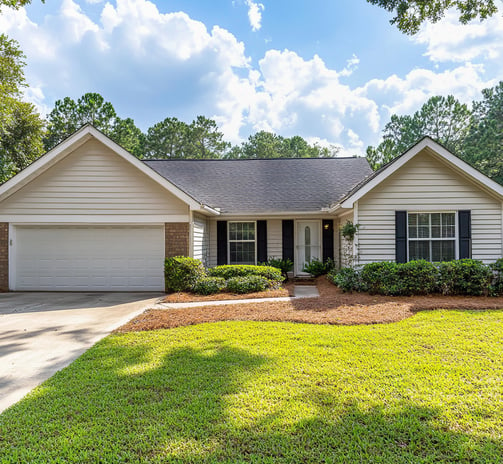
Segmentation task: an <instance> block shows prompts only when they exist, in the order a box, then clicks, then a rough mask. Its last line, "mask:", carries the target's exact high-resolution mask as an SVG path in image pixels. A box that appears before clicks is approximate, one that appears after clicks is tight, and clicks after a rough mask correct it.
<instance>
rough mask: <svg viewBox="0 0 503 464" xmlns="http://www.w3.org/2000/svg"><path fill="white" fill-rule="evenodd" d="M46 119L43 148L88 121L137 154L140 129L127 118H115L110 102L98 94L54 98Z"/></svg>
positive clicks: (52, 144)
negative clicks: (60, 98) (52, 107)
mask: <svg viewBox="0 0 503 464" xmlns="http://www.w3.org/2000/svg"><path fill="white" fill-rule="evenodd" d="M47 121H48V126H47V135H46V137H45V138H44V146H45V149H46V150H50V149H51V148H53V147H55V146H56V145H57V144H58V143H60V142H61V141H63V140H64V139H65V138H67V137H68V136H69V135H71V134H73V133H74V132H75V131H76V130H78V129H79V128H80V127H82V126H83V125H85V124H92V125H93V126H94V127H96V129H98V130H100V131H101V132H103V133H104V134H105V135H107V136H109V137H110V138H111V139H112V140H113V141H114V142H116V143H118V144H119V145H121V146H122V147H124V148H125V149H126V150H128V151H130V152H131V153H133V154H135V155H136V156H139V155H140V154H141V143H142V133H141V131H140V129H138V128H137V127H136V126H135V124H134V121H133V120H132V119H131V118H126V119H121V118H119V117H118V116H117V114H116V112H115V109H114V107H113V105H112V104H111V103H110V102H107V101H105V99H104V98H103V97H102V96H101V95H100V94H99V93H86V94H84V95H82V97H80V98H79V99H78V100H77V101H74V100H73V99H71V98H70V97H65V98H63V100H57V101H56V103H55V104H54V109H53V110H52V111H51V112H50V113H49V115H48V116H47Z"/></svg>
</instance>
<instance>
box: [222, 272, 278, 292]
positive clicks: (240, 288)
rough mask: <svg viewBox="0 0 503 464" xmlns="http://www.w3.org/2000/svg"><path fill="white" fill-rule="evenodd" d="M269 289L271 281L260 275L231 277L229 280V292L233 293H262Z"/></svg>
mask: <svg viewBox="0 0 503 464" xmlns="http://www.w3.org/2000/svg"><path fill="white" fill-rule="evenodd" d="M267 288H269V280H267V279H266V278H265V277H262V276H260V275H247V276H243V277H231V278H230V279H229V280H227V290H228V291H229V292H232V293H253V292H262V291H264V290H266V289H267Z"/></svg>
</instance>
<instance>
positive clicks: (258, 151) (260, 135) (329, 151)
mask: <svg viewBox="0 0 503 464" xmlns="http://www.w3.org/2000/svg"><path fill="white" fill-rule="evenodd" d="M337 151H338V149H337V148H336V147H334V146H331V147H321V146H319V145H316V144H315V145H310V144H309V143H308V142H307V141H306V140H305V139H303V138H302V137H300V136H299V135H296V136H294V137H291V138H288V137H282V136H281V135H277V134H274V133H272V132H267V131H259V132H256V133H255V134H252V135H250V136H249V137H248V140H247V141H246V142H243V143H242V144H241V145H239V146H234V147H232V149H231V150H230V151H229V153H228V154H227V156H226V157H227V158H248V159H253V158H327V157H333V156H336V155H337Z"/></svg>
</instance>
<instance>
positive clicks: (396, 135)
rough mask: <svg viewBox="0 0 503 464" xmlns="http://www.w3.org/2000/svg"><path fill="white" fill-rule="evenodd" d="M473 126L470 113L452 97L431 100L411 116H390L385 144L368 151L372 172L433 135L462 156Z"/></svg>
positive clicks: (385, 133) (384, 136)
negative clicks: (422, 139) (423, 138)
mask: <svg viewBox="0 0 503 464" xmlns="http://www.w3.org/2000/svg"><path fill="white" fill-rule="evenodd" d="M470 124H471V111H470V109H469V108H468V106H467V105H465V104H462V103H460V102H459V101H458V100H456V99H455V98H454V97H453V96H452V95H449V96H447V97H441V96H436V97H431V98H430V99H429V100H428V101H427V102H426V103H425V104H424V105H423V106H422V107H421V109H420V110H419V111H416V112H415V113H414V115H412V116H408V115H405V116H397V115H393V116H391V120H390V122H388V123H387V124H386V126H384V131H383V141H382V142H381V143H380V144H379V145H378V146H377V147H376V148H374V147H368V148H367V160H368V162H369V164H370V165H371V167H372V168H373V169H378V168H379V167H381V166H382V165H384V164H386V163H389V162H390V161H391V160H393V159H394V158H396V157H397V156H399V155H400V154H402V153H403V152H405V151H406V150H407V149H409V148H410V147H411V146H412V145H414V144H415V143H417V142H418V141H419V140H420V139H421V138H422V137H424V136H430V137H431V138H433V139H434V140H436V141H437V142H439V143H441V144H442V145H444V146H445V147H446V148H447V149H448V150H450V151H452V152H453V153H455V154H462V153H463V147H464V141H465V138H466V137H467V135H468V133H469V130H470Z"/></svg>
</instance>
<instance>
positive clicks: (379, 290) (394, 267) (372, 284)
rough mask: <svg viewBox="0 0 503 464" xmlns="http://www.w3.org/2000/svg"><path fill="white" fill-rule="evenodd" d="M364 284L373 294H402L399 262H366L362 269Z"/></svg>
mask: <svg viewBox="0 0 503 464" xmlns="http://www.w3.org/2000/svg"><path fill="white" fill-rule="evenodd" d="M360 276H361V279H362V282H363V285H364V286H365V288H366V289H367V290H368V292H369V293H371V294H378V295H400V293H401V282H400V276H399V273H398V264H397V263H394V262H391V261H382V262H378V263H369V264H365V266H363V268H362V270H361V274H360Z"/></svg>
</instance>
